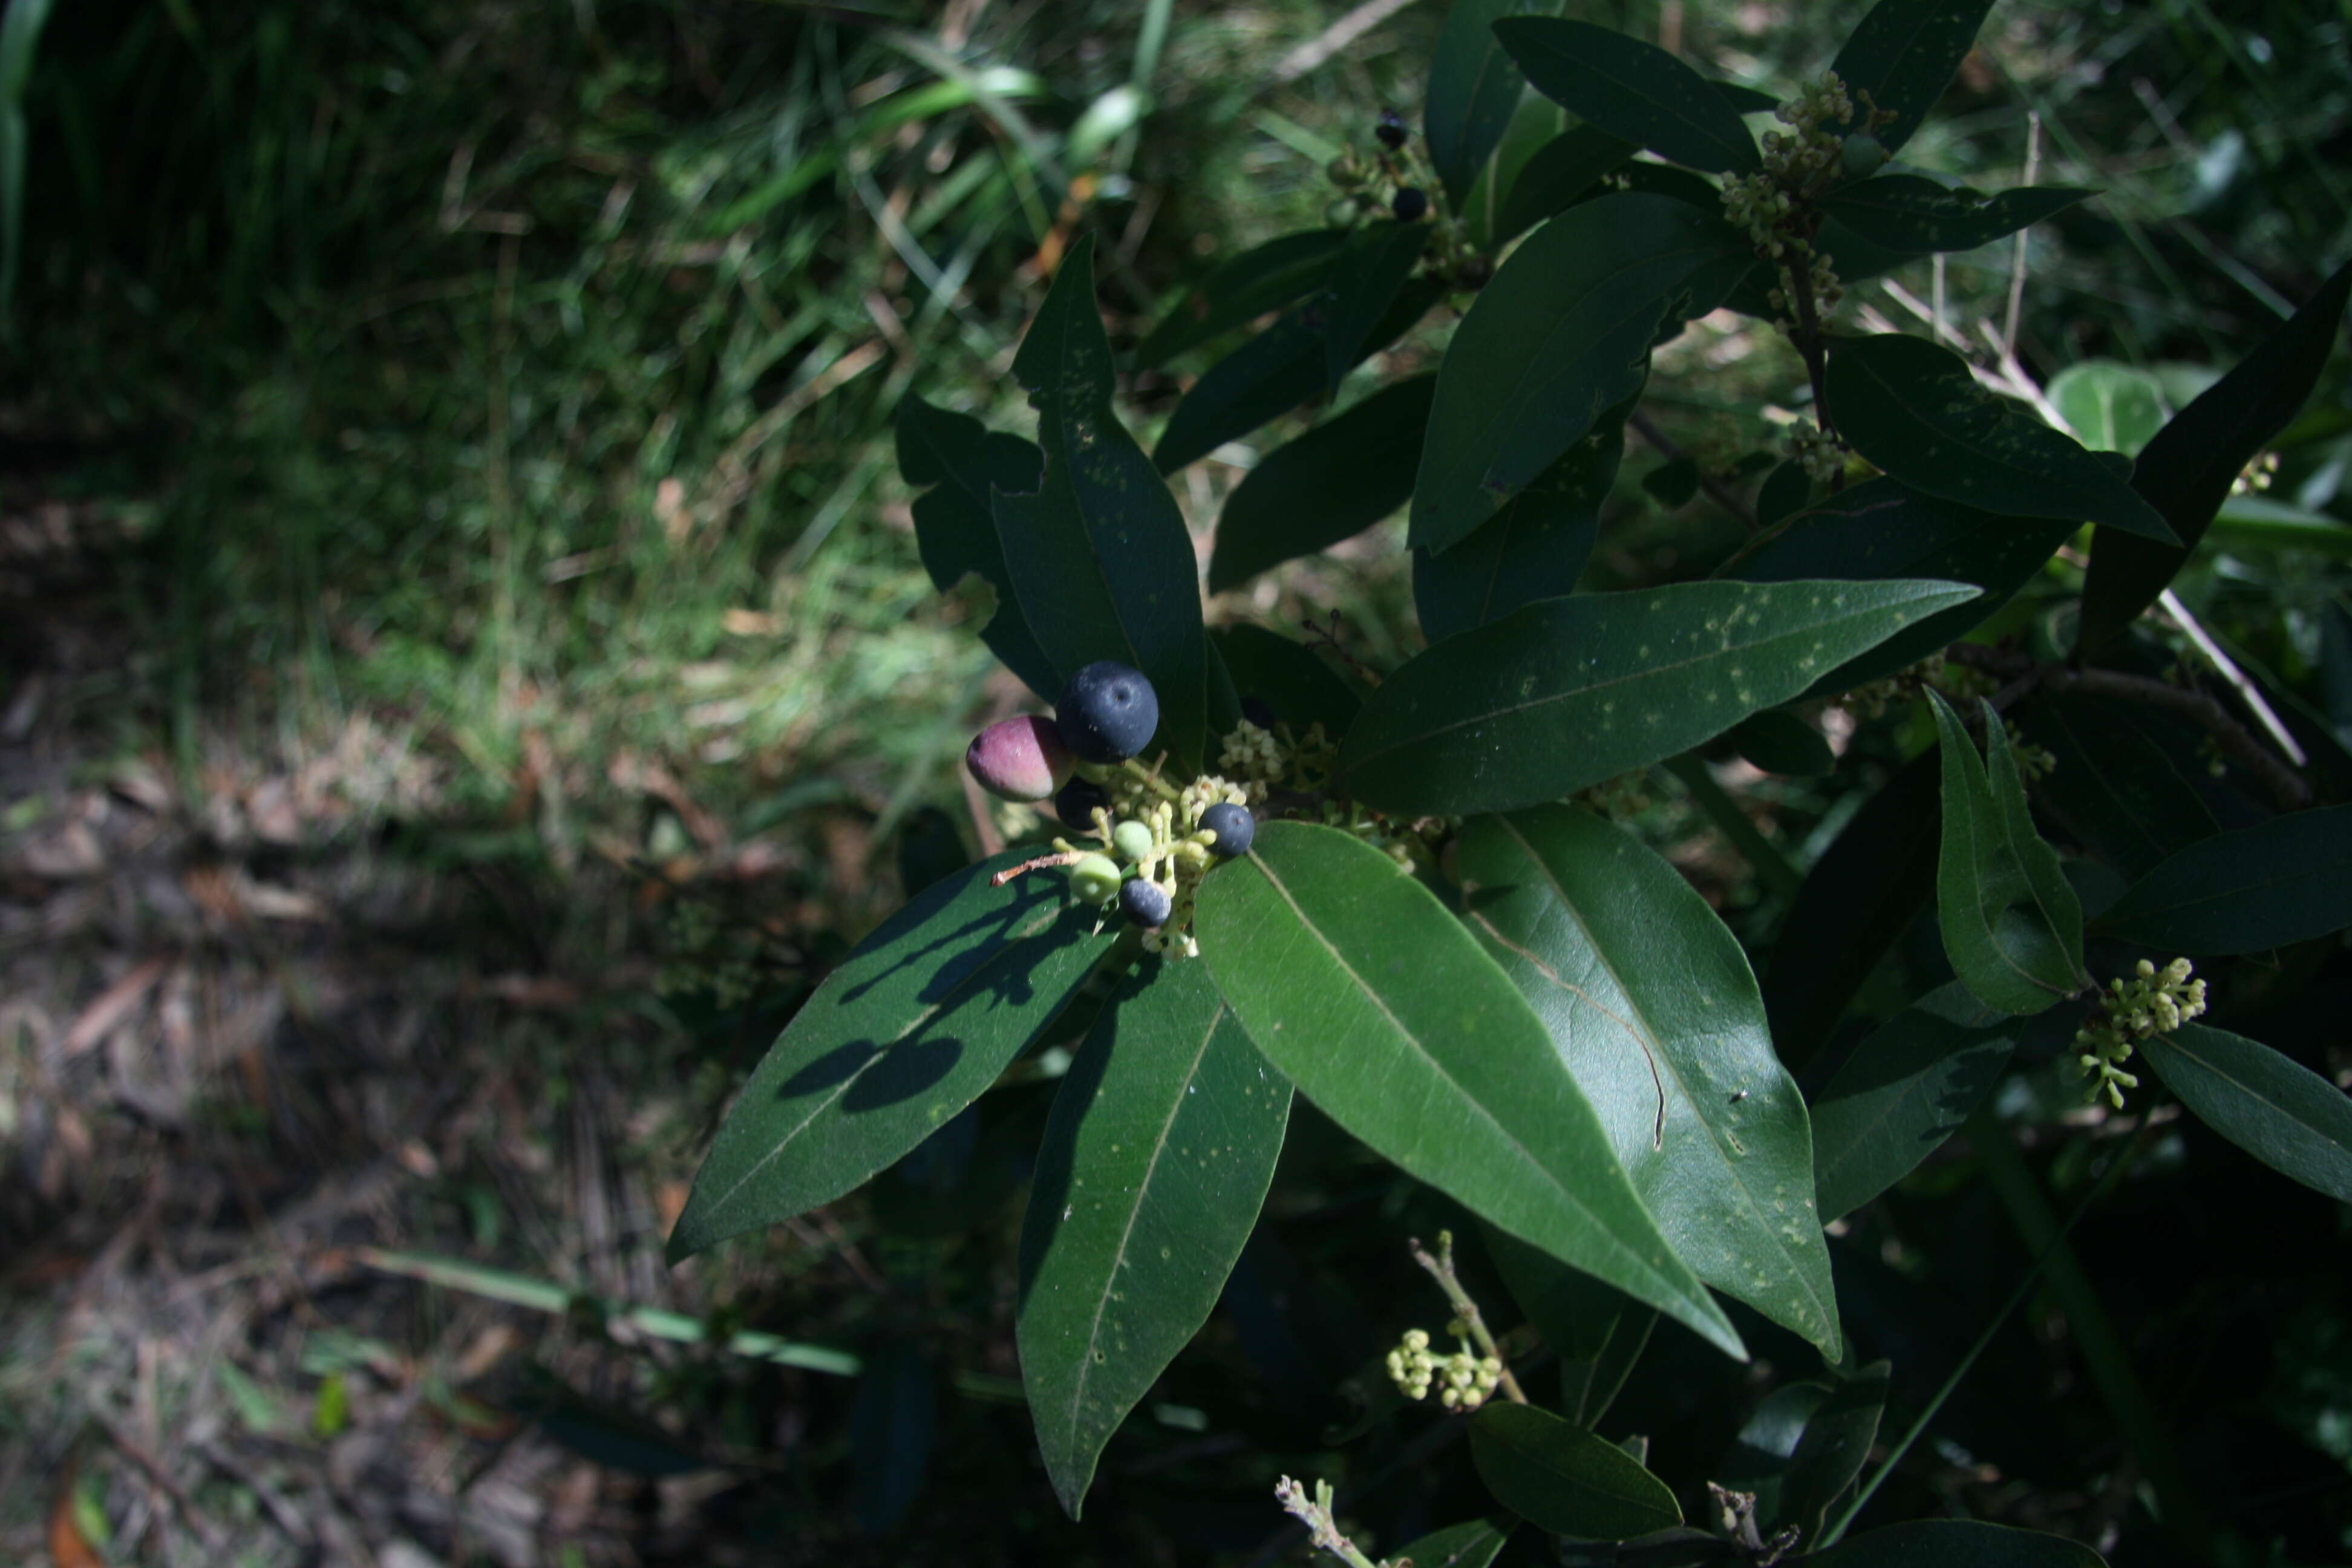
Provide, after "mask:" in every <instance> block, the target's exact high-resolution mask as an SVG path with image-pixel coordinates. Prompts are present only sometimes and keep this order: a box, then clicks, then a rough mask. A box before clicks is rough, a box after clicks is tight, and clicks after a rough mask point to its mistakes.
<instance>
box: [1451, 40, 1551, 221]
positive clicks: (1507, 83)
mask: <svg viewBox="0 0 2352 1568" xmlns="http://www.w3.org/2000/svg"><path fill="white" fill-rule="evenodd" d="M1558 11H1559V0H1459V3H1458V4H1456V5H1454V6H1453V7H1452V8H1451V9H1450V10H1448V11H1447V12H1446V14H1445V30H1444V32H1442V33H1440V34H1439V35H1438V37H1437V52H1436V53H1435V54H1434V55H1433V56H1432V57H1431V58H1430V62H1429V89H1428V92H1427V95H1426V97H1425V98H1424V99H1423V107H1422V129H1423V132H1424V134H1425V135H1426V136H1427V137H1428V140H1429V161H1430V163H1431V164H1432V165H1433V166H1434V167H1435V168H1436V170H1437V177H1438V180H1439V181H1440V182H1441V183H1442V184H1444V187H1445V197H1446V200H1447V201H1448V202H1450V203H1452V204H1453V205H1454V207H1455V208H1457V209H1459V208H1460V207H1461V205H1463V203H1464V201H1465V199H1467V198H1468V196H1469V195H1470V187H1471V186H1473V185H1475V184H1477V182H1478V174H1479V171H1480V169H1481V168H1482V167H1483V166H1484V165H1485V163H1486V160H1487V158H1488V157H1489V156H1490V155H1492V153H1494V151H1495V149H1496V146H1497V145H1498V144H1499V143H1500V142H1502V140H1503V132H1505V131H1507V129H1509V127H1510V123H1511V116H1512V114H1513V113H1514V112H1515V111H1516V110H1517V109H1518V107H1519V99H1520V96H1521V94H1523V93H1524V92H1525V91H1526V89H1527V81H1526V79H1525V78H1523V77H1522V76H1520V74H1519V68H1518V67H1517V65H1516V64H1514V63H1513V61H1512V59H1511V57H1510V55H1509V54H1508V53H1507V51H1506V50H1505V49H1504V47H1503V46H1502V43H1501V41H1500V40H1498V39H1497V38H1496V37H1495V24H1496V22H1499V21H1501V20H1502V19H1503V18H1504V17H1506V16H1529V15H1534V16H1551V15H1554V14H1556V13H1557V12H1558Z"/></svg>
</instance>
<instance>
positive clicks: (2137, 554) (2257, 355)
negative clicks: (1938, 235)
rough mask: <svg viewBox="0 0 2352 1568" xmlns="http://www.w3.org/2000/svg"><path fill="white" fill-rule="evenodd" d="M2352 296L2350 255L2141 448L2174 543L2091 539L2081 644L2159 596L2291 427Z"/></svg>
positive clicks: (2140, 470) (2142, 484)
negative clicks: (2254, 465) (2233, 491)
mask: <svg viewBox="0 0 2352 1568" xmlns="http://www.w3.org/2000/svg"><path fill="white" fill-rule="evenodd" d="M2347 299H2352V262H2347V263H2345V264H2344V265H2343V266H2342V267H2339V268H2336V274H2335V276H2334V277H2332V278H2330V279H2328V280H2327V281H2326V284H2325V285H2323V286H2322V287H2321V289H2320V290H2319V292H2318V293H2316V294H2315V295H2313V296H2312V297H2311V299H2310V300H2308V301H2307V302H2306V303H2305V305H2304V307H2303V309H2301V310H2297V311H2296V312H2295V313H2294V315H2293V316H2292V317H2290V318H2289V319H2288V320H2287V321H2284V322H2283V323H2281V324H2280V326H2279V328H2278V330H2277V331H2273V333H2271V335H2270V336H2269V337H2267V338H2265V339H2263V342H2262V346H2261V347H2259V348H2257V349H2255V350H2254V352H2253V353H2250V354H2248V355H2247V356H2246V357H2245V358H2244V359H2242V360H2240V361H2239V362H2238V363H2237V364H2236V366H2235V367H2234V368H2232V369H2231V372H2230V374H2227V375H2225V376H2223V377H2222V378H2221V380H2219V381H2217V382H2215V383H2214V384H2212V385H2211V386H2209V387H2207V388H2206V389H2205V390H2204V391H2203V392H2202V393H2200V394H2199V395H2198V396H2197V398H2196V400H2195V401H2194V402H2192V403H2190V404H2189V406H2188V407H2186V408H2183V409H2182V410H2181V411H2180V412H2179V413H2178V414H2176V415H2174V416H2172V418H2171V419H2170V420H2169V421H2168V422H2167V424H2166V425H2165V426H2164V428H2163V429H2161V430H2159V431H2158V432H2157V433H2156V436H2155V438H2154V439H2152V440H2150V441H2149V442H2148V444H2147V447H2144V448H2142V449H2141V451H2140V454H2139V460H2138V462H2137V465H2135V467H2134V468H2133V469H2132V488H2133V489H2136V490H2137V491H2138V492H2139V493H2140V494H2141V495H2143V496H2145V497H2147V500H2149V501H2150V502H2151V503H2152V504H2153V505H2154V506H2155V507H2156V509H2157V510H2158V511H2159V512H2161V513H2162V514H2163V515H2164V519H2165V521H2167V522H2168V523H2169V524H2171V527H2172V531H2173V532H2174V533H2175V534H2176V535H2177V536H2178V537H2179V543H2177V544H2168V543H2159V542H2155V541H2152V540H2144V539H2137V538H2135V537H2133V535H2132V534H2131V533H2129V532H2123V531H2116V530H2114V529H2101V530H2100V531H2098V532H2097V533H2095V534H2094V535H2093V536H2092V540H2091V569H2090V572H2089V573H2088V574H2087V575H2086V576H2085V577H2084V582H2083V623H2082V625H2083V629H2082V636H2081V646H2082V647H2085V648H2095V647H2098V646H2099V645H2100V644H2101V643H2103V642H2105V641H2106V640H2107V639H2108V638H2110V637H2114V636H2115V635H2116V633H2118V632H2120V631H2122V630H2123V628H2124V627H2126V626H2129V625H2130V624H2131V623H2132V621H2133V620H2134V619H2135V618H2136V617H2137V616H2138V615H2139V613H2140V612H2141V611H2142V610H2144V609H2146V608H2147V606H2148V605H2152V604H2154V603H2155V602H2156V596H2157V595H2158V594H2160V593H2162V592H2163V591H2164V589H2165V585H2166V584H2168V583H2170V582H2171V581H2172V578H2173V575H2174V574H2176V573H2178V572H2179V570H2180V568H2181V567H2182V566H2183V565H2185V564H2186V563H2188V560H2189V551H2190V550H2192V549H2194V548H2195V547H2196V544H2197V542H2198V541H2199V540H2200V539H2201V538H2203V537H2204V534H2205V529H2206V526H2207V525H2208V524H2209V523H2210V522H2211V521H2212V520H2213V514H2214V512H2215V511H2217V510H2220V508H2221V503H2222V502H2223V501H2224V500H2227V499H2228V498H2229V494H2230V487H2231V485H2233V484H2235V483H2236V482H2237V479H2238V475H2239V474H2240V473H2241V472H2242V471H2243V469H2244V468H2245V466H2246V465H2247V464H2248V463H2250V462H2252V461H2253V459H2254V456H2255V454H2257V453H2258V452H2260V451H2261V450H2262V449H2263V447H2264V446H2265V445H2266V444H2268V443H2269V442H2270V441H2271V439H2272V438H2273V437H2275V436H2277V435H2278V433H2279V432H2280V431H2282V430H2284V429H2285V428H2286V426H2287V423H2288V421H2290V420H2292V419H2293V418H2294V416H2295V411H2296V410H2297V409H2299V408H2301V407H2302V406H2303V405H2304V402H2305V399H2307V398H2308V397H2310V395H2311V389H2312V388H2313V387H2314V386H2315V385H2316V384H2318V381H2319V373H2320V371H2321V370H2322V368H2324V367H2325V366H2326V363H2327V356H2328V354H2329V353H2330V352H2331V351H2332V350H2333V349H2334V348H2335V346H2336V338H2337V335H2338V329H2339V328H2340V327H2341V325H2342V323H2343V321H2344V307H2345V302H2346V300H2347Z"/></svg>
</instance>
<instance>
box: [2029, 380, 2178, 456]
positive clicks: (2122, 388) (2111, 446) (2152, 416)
mask: <svg viewBox="0 0 2352 1568" xmlns="http://www.w3.org/2000/svg"><path fill="white" fill-rule="evenodd" d="M2046 391H2047V394H2048V396H2049V398H2050V402H2051V405H2052V406H2053V407H2054V408H2056V409H2057V410H2058V412H2059V413H2061V414H2063V415H2064V416H2066V427H2067V428H2068V429H2069V430H2072V431H2073V432H2074V436H2075V438H2076V439H2077V440H2079V441H2081V442H2082V443H2083V445H2084V446H2085V447H2090V448H2091V449H2092V450H2093V451H2095V452H2121V453H2123V454H2125V455H2126V457H2137V456H2138V455H2139V453H2140V450H2141V448H2143V447H2146V446H2147V444H2148V442H2149V441H2150V440H2151V439H2152V438H2153V437H2155V435H2156V433H2157V432H2158V430H2160V429H2162V428H2163V427H2164V416H2165V405H2164V384H2163V383H2162V382H2160V381H2158V380H2157V379H2156V377H2154V376H2152V375H2150V374H2148V373H2147V372H2146V371H2144V370H2135V369H2134V368H2132V367H2131V366H2130V365H2127V364H2118V363H2116V362H2115V361H2114V360H2111V359H2086V360H2082V361H2079V362H2077V363H2074V364H2070V365H2068V366H2067V367H2066V368H2065V369H2064V370H2062V371H2060V372H2059V373H2058V374H2057V375H2055V376H2054V377H2053V378H2052V380H2051V383H2050V385H2049V387H2048V388H2047V389H2046Z"/></svg>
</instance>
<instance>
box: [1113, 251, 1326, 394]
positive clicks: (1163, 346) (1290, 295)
mask: <svg viewBox="0 0 2352 1568" xmlns="http://www.w3.org/2000/svg"><path fill="white" fill-rule="evenodd" d="M1348 234H1349V231H1348V230H1346V229H1344V228H1312V229H1305V230H1302V231H1300V232H1299V233H1297V234H1286V235H1283V236H1282V237H1279V238H1277V239H1269V240H1267V241H1266V242H1265V244H1264V245H1261V246H1257V247H1254V248H1252V249H1249V250H1245V251H1244V252H1242V254H1241V255H1239V256H1236V257H1234V258H1232V259H1231V260H1229V261H1226V262H1223V263H1222V264H1221V265H1219V266H1218V267H1217V268H1216V269H1215V270H1214V271H1213V272H1211V273H1210V274H1209V275H1208V276H1207V277H1206V278H1203V279H1201V281H1200V283H1199V285H1198V286H1197V287H1195V288H1194V289H1193V290H1192V293H1191V294H1189V295H1187V296H1186V297H1185V300H1184V302H1183V303H1182V304H1181V305H1179V306H1177V307H1176V309H1175V310H1172V311H1171V312H1170V313H1169V315H1168V319H1167V320H1166V321H1161V322H1160V324H1159V325H1158V326H1156V327H1154V328H1152V329H1151V335H1150V336H1149V337H1147V338H1145V339H1144V340H1143V342H1142V344H1141V346H1140V347H1139V348H1138V349H1137V350H1136V351H1135V359H1136V363H1138V364H1140V365H1143V366H1146V367H1150V366H1156V365H1162V364H1166V363H1168V362H1169V361H1170V360H1171V359H1173V358H1175V357H1176V356H1177V355H1178V354H1180V353H1183V352H1184V351H1185V350H1187V349H1190V348H1194V347H1197V346H1198V345H1200V344H1202V343H1204V342H1208V341H1209V340H1210V339H1211V338H1213V337H1216V336H1218V335H1220V334H1222V333H1224V332H1229V331H1232V330H1233V329H1234V328H1235V327H1239V326H1244V325H1246V324H1247V323H1249V322H1251V321H1255V320H1257V318H1258V317H1260V316H1263V315H1265V313H1266V312H1267V311H1269V310H1281V309H1282V308H1283V307H1284V306H1285V305H1288V304H1290V303H1292V302H1293V301H1295V300H1302V299H1305V298H1306V297H1307V295H1309V294H1313V293H1317V292H1318V291H1320V290H1321V289H1322V287H1323V281H1324V279H1326V278H1328V276H1329V275H1330V271H1331V263H1332V261H1333V259H1334V258H1337V257H1338V256H1339V247H1340V246H1341V245H1342V244H1343V243H1345V241H1346V240H1347V237H1348Z"/></svg>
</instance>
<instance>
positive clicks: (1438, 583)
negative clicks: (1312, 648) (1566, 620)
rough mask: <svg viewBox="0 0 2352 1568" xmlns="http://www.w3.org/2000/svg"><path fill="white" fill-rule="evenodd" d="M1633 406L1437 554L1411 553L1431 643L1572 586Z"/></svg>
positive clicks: (1604, 420) (1603, 422)
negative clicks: (1501, 508)
mask: <svg viewBox="0 0 2352 1568" xmlns="http://www.w3.org/2000/svg"><path fill="white" fill-rule="evenodd" d="M1632 412H1633V406H1632V405H1630V404H1628V405H1623V406H1622V407H1619V408H1615V409H1612V410H1611V411H1610V412H1609V413H1608V414H1605V415H1603V416H1601V419H1600V421H1599V422H1598V423H1597V424H1596V425H1595V426H1593V430H1592V434H1591V435H1590V436H1587V437H1585V438H1584V439H1583V440H1581V441H1579V442H1578V443H1577V444H1576V445H1575V446H1574V447H1570V449H1569V451H1568V452H1567V454H1566V455H1565V456H1563V457H1561V458H1560V459H1559V461H1558V462H1555V463H1554V464H1552V466H1551V467H1550V468H1547V469H1545V470H1544V472H1543V474H1542V475H1541V477H1539V478H1538V479H1537V480H1536V482H1535V483H1533V484H1531V485H1529V486H1528V488H1527V489H1523V490H1521V491H1520V492H1519V493H1518V494H1517V496H1516V497H1514V498H1513V499H1512V500H1510V501H1509V502H1508V503H1507V505H1505V506H1504V508H1503V510H1500V511H1498V512H1496V514H1495V515H1494V516H1492V517H1490V518H1488V519H1487V520H1486V521H1485V522H1483V523H1480V524H1479V525H1478V527H1477V529H1476V530H1475V531H1474V532H1473V533H1472V534H1471V535H1470V537H1469V538H1467V539H1465V540H1464V541H1463V542H1461V543H1459V544H1456V545H1455V546H1454V548H1453V549H1451V550H1448V551H1446V552H1444V554H1442V555H1441V554H1433V553H1432V552H1429V551H1427V550H1415V551H1414V552H1412V602H1413V608H1414V610H1415V612H1416V613H1417V614H1418V615H1419V616H1420V617H1421V629H1422V634H1423V636H1425V637H1428V638H1429V640H1430V641H1432V642H1439V641H1443V640H1444V638H1446V637H1452V636H1454V634H1455V633H1456V632H1465V631H1468V630H1469V629H1470V628H1471V627H1472V626H1484V625H1486V623H1487V622H1488V621H1496V620H1500V619H1502V618H1503V617H1504V616H1507V615H1509V614H1510V613H1511V612H1512V611H1513V610H1516V609H1517V608H1518V607H1519V606H1520V605H1528V604H1533V603H1534V602H1535V601H1536V600H1538V599H1551V598H1558V597H1559V595H1563V594H1571V593H1574V592H1575V591H1576V580H1577V578H1578V577H1580V576H1581V575H1582V574H1583V572H1584V563H1585V562H1586V561H1587V560H1588V559H1589V558H1590V557H1591V554H1592V543H1593V541H1594V540H1595V539H1597V538H1599V537H1600V534H1601V502H1602V501H1603V500H1607V499H1608V496H1609V487H1610V486H1611V485H1612V484H1613V483H1615V482H1616V479H1617V466H1618V463H1619V461H1620V460H1621V459H1622V458H1623V457H1624V453H1625V418H1626V416H1628V415H1629V414H1631V413H1632Z"/></svg>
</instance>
